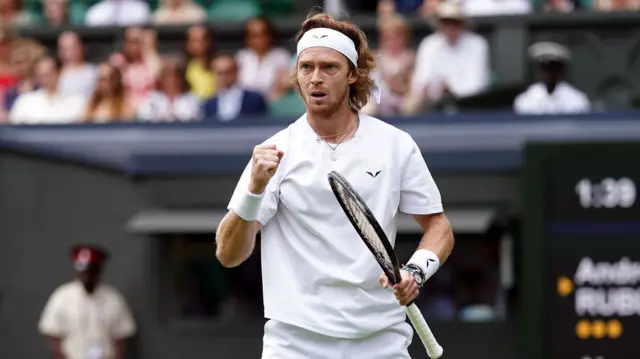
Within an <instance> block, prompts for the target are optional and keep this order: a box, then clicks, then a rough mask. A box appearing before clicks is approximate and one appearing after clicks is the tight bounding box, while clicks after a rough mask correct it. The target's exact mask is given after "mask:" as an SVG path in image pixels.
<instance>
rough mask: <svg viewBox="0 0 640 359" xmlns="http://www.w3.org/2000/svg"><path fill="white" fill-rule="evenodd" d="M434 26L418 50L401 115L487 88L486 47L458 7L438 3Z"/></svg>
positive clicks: (450, 3)
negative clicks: (470, 28)
mask: <svg viewBox="0 0 640 359" xmlns="http://www.w3.org/2000/svg"><path fill="white" fill-rule="evenodd" d="M436 24H437V31H436V32H435V33H433V34H431V35H429V36H427V37H426V38H425V39H424V40H422V42H421V43H420V46H419V47H418V52H417V56H416V69H415V72H414V75H413V80H412V82H411V91H410V95H409V96H408V98H407V100H406V101H405V103H404V104H403V112H405V113H409V114H414V113H418V112H420V111H421V110H422V108H423V106H424V105H425V104H428V103H432V104H433V103H438V102H440V101H441V100H443V99H446V98H465V97H470V96H474V95H477V94H479V93H481V92H483V91H485V90H486V89H487V87H488V86H489V81H490V77H491V69H490V67H489V44H488V42H487V40H485V39H484V38H483V37H482V36H480V35H477V34H475V33H473V32H472V31H470V30H469V29H468V26H467V25H468V21H467V19H466V18H465V16H464V14H463V13H462V9H461V8H460V5H459V4H458V3H455V2H444V3H442V4H440V5H439V7H438V10H437V13H436Z"/></svg>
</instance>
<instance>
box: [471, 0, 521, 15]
mask: <svg viewBox="0 0 640 359" xmlns="http://www.w3.org/2000/svg"><path fill="white" fill-rule="evenodd" d="M462 1H463V9H464V13H465V14H466V15H467V16H500V15H522V14H528V13H530V12H531V10H532V9H533V6H532V5H531V0H462Z"/></svg>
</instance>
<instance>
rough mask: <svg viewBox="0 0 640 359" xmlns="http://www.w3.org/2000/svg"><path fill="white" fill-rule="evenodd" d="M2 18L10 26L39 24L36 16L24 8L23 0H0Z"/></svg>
mask: <svg viewBox="0 0 640 359" xmlns="http://www.w3.org/2000/svg"><path fill="white" fill-rule="evenodd" d="M0 20H1V21H2V22H3V23H5V24H7V25H9V26H30V25H35V24H37V22H36V19H35V17H34V16H33V15H31V13H30V12H28V11H25V10H24V1H23V0H0Z"/></svg>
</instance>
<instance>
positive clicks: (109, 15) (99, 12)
mask: <svg viewBox="0 0 640 359" xmlns="http://www.w3.org/2000/svg"><path fill="white" fill-rule="evenodd" d="M149 13H150V10H149V5H148V4H147V2H146V1H142V0H102V1H100V2H98V3H96V4H94V5H93V6H91V7H90V8H89V10H88V11H87V14H86V16H85V24H86V25H87V26H135V25H143V24H146V23H147V22H148V21H149Z"/></svg>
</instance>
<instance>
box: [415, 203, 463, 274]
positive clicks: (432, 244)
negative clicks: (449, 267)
mask: <svg viewBox="0 0 640 359" xmlns="http://www.w3.org/2000/svg"><path fill="white" fill-rule="evenodd" d="M454 243H455V239H454V237H453V230H452V229H451V223H449V220H448V219H447V217H446V216H444V215H443V216H438V217H435V218H434V219H433V220H432V221H430V223H429V226H428V227H427V228H426V230H425V233H424V235H423V236H422V239H421V240H420V244H419V245H418V250H420V249H426V250H430V251H432V252H433V253H435V254H436V255H437V256H438V258H439V259H440V265H442V264H443V263H444V262H445V261H446V260H447V258H449V255H450V254H451V251H452V250H453V245H454Z"/></svg>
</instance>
